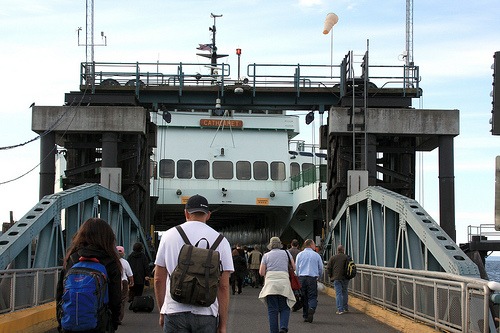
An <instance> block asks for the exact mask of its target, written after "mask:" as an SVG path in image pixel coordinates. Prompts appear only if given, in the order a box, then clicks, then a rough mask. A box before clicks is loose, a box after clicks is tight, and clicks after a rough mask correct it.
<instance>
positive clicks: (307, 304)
mask: <svg viewBox="0 0 500 333" xmlns="http://www.w3.org/2000/svg"><path fill="white" fill-rule="evenodd" d="M299 281H300V286H301V288H300V291H301V292H302V303H303V304H304V307H303V308H302V317H304V318H307V314H308V312H309V309H314V310H316V307H317V306H318V282H317V278H316V277H313V276H299Z"/></svg>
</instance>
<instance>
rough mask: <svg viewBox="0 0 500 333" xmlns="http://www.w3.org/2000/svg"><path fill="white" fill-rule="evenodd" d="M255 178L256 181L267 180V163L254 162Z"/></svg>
mask: <svg viewBox="0 0 500 333" xmlns="http://www.w3.org/2000/svg"><path fill="white" fill-rule="evenodd" d="M253 178H254V179H255V180H267V179H268V178H269V172H268V170H267V162H264V161H256V162H253Z"/></svg>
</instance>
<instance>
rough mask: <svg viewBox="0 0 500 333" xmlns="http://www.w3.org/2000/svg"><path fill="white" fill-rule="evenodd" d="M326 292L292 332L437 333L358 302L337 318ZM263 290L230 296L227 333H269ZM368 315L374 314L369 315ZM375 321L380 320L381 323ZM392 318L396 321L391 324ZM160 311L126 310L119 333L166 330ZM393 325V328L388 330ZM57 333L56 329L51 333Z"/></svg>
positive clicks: (293, 322)
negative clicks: (309, 316) (310, 316)
mask: <svg viewBox="0 0 500 333" xmlns="http://www.w3.org/2000/svg"><path fill="white" fill-rule="evenodd" d="M326 290H327V292H319V295H318V307H317V309H316V313H315V314H314V320H313V322H312V323H308V322H304V320H303V318H302V310H299V311H297V312H292V313H291V314H290V321H289V326H288V328H289V332H290V333H295V332H298V333H299V332H300V333H302V332H370V333H395V332H412V333H414V332H436V331H434V330H433V329H432V328H430V327H427V326H424V325H420V324H417V323H414V322H413V321H411V320H409V319H406V318H404V317H400V316H397V315H396V314H391V313H390V312H389V311H387V310H384V309H381V308H379V307H376V306H374V305H369V304H367V303H365V302H363V301H360V300H359V299H356V298H353V297H350V298H349V304H350V307H349V312H348V313H345V314H342V315H337V314H335V311H336V307H335V298H334V297H332V296H334V295H335V293H334V292H333V290H332V289H331V288H326ZM259 292H260V289H256V288H252V287H250V286H246V287H244V288H243V291H242V293H241V294H239V295H238V294H236V295H231V300H230V304H229V321H228V329H227V332H228V333H266V332H269V324H268V319H267V308H266V306H265V305H264V303H262V302H261V301H260V300H259V299H258V295H259ZM144 294H145V295H152V296H154V293H153V289H152V288H148V289H146V290H145V292H144ZM367 313H371V315H368V314H367ZM374 317H378V320H377V319H376V318H374ZM391 317H394V318H393V319H392V320H391V319H390V318H391ZM158 318H159V315H158V308H157V307H156V304H155V309H154V310H153V312H151V313H144V312H141V313H139V312H137V313H134V312H133V311H131V310H128V308H126V310H125V317H124V319H123V323H122V325H120V326H119V327H118V330H117V333H137V332H141V333H149V332H158V333H161V332H162V331H163V330H162V329H161V327H160V326H159V324H158ZM388 324H390V325H391V326H389V325H388ZM48 332H49V333H57V329H52V330H50V331H48Z"/></svg>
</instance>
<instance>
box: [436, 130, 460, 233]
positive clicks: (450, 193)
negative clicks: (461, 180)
mask: <svg viewBox="0 0 500 333" xmlns="http://www.w3.org/2000/svg"><path fill="white" fill-rule="evenodd" d="M453 165H454V164H453V137H452V136H440V137H439V224H440V226H441V227H442V228H443V230H444V231H445V232H446V233H447V234H448V236H450V238H451V239H452V240H453V241H456V240H457V234H456V229H455V174H454V167H453Z"/></svg>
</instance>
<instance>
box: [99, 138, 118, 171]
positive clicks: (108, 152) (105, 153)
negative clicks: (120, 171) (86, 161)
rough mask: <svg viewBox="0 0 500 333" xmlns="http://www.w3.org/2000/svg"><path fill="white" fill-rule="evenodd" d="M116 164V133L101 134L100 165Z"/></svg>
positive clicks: (114, 165) (105, 166) (112, 165)
mask: <svg viewBox="0 0 500 333" xmlns="http://www.w3.org/2000/svg"><path fill="white" fill-rule="evenodd" d="M117 166H118V134H117V133H114V132H107V133H103V134H102V167H103V168H116V167H117Z"/></svg>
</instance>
